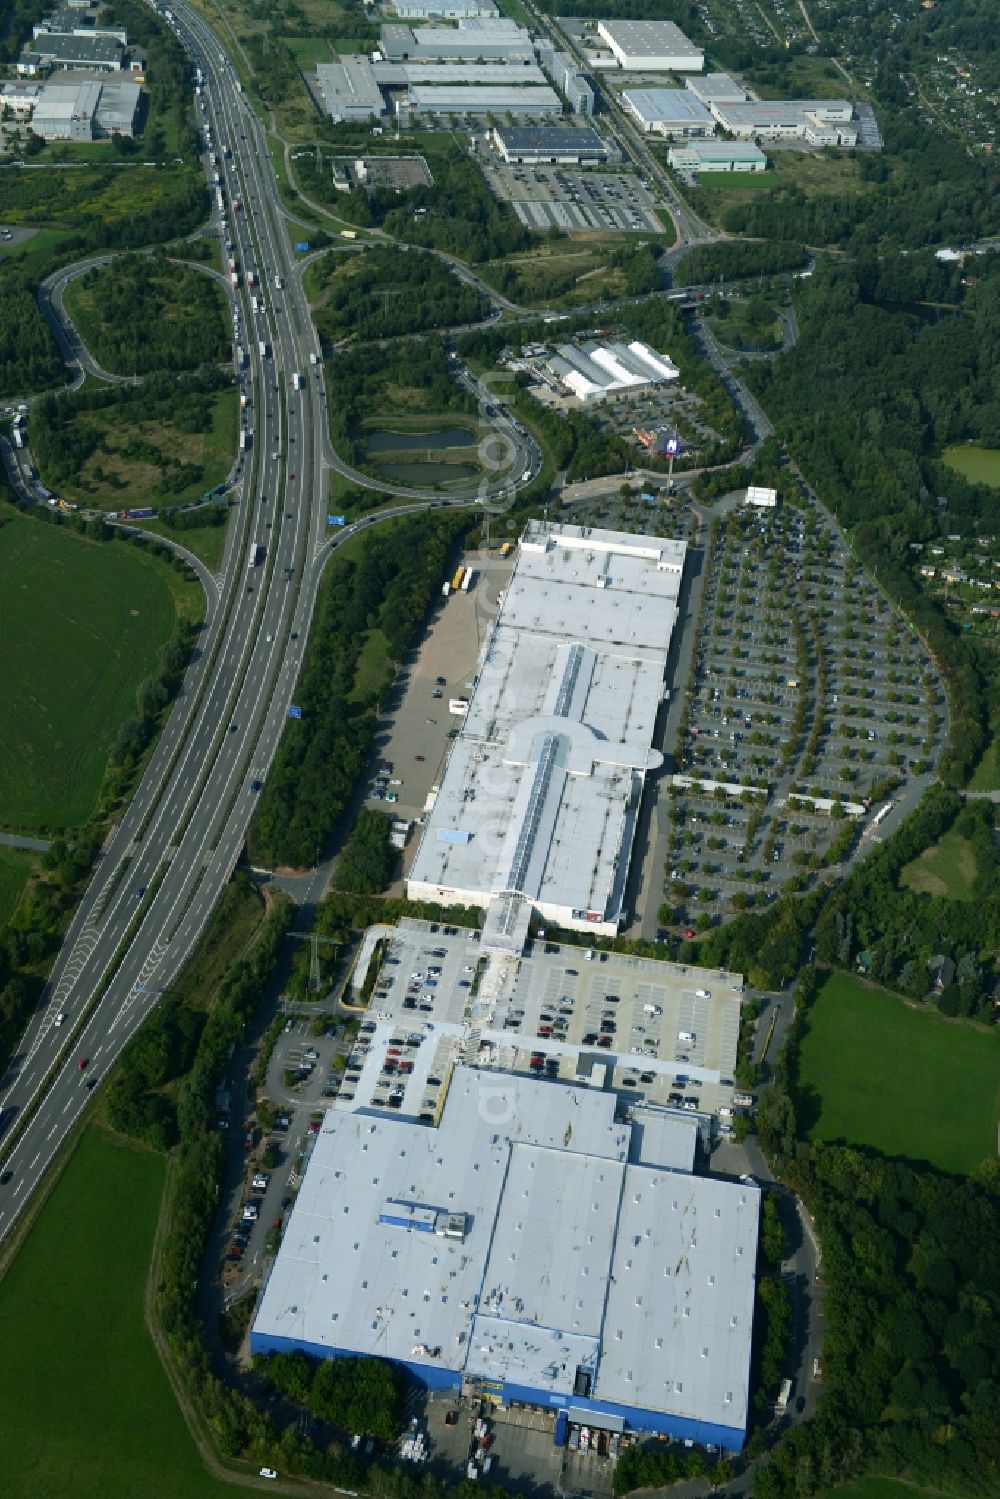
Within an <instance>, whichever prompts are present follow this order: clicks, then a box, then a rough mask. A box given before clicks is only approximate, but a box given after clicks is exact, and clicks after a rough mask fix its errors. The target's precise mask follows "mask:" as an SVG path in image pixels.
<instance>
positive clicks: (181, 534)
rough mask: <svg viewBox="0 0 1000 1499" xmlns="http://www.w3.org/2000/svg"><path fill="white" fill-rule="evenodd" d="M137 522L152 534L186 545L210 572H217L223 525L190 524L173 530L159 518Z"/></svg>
mask: <svg viewBox="0 0 1000 1499" xmlns="http://www.w3.org/2000/svg"><path fill="white" fill-rule="evenodd" d="M138 524H139V526H140V528H141V529H142V530H143V531H148V532H149V533H150V535H152V536H166V537H167V539H168V540H170V541H176V542H177V544H178V546H182V547H187V549H188V551H189V552H193V553H194V555H195V556H196V557H197V558H199V560H200V561H202V562H204V564H205V566H206V567H207V568H210V569H211V571H212V572H218V570H219V568H220V567H221V565H222V553H223V551H224V550H225V546H226V530H227V528H226V527H225V526H191V527H190V529H189V530H186V531H175V530H173V529H172V528H171V527H170V526H168V525H166V524H165V523H164V522H163V521H161V520H145V521H140V522H139V523H138Z"/></svg>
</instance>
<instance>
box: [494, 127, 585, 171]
mask: <svg viewBox="0 0 1000 1499" xmlns="http://www.w3.org/2000/svg"><path fill="white" fill-rule="evenodd" d="M492 138H493V144H494V145H495V146H496V148H497V150H498V151H499V153H500V155H501V156H502V157H503V159H504V161H510V162H517V163H527V164H528V165H529V166H538V165H540V164H542V163H545V164H553V165H555V164H559V165H561V166H584V165H586V166H592V165H595V164H596V163H599V162H605V161H608V160H609V159H610V157H611V155H612V153H611V151H610V150H609V147H608V145H607V142H606V141H604V140H602V139H601V137H600V136H599V135H598V133H597V131H596V130H592V129H591V128H590V126H583V127H581V128H580V129H573V128H567V127H565V126H560V125H551V126H550V125H545V126H539V127H537V128H532V127H527V128H517V127H514V126H510V125H497V126H496V127H495V128H494V130H493V136H492Z"/></svg>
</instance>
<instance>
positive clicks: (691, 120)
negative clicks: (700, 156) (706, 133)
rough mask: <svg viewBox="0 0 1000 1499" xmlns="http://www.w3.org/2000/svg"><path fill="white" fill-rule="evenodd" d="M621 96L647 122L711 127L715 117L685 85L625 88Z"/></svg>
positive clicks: (649, 123)
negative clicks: (682, 86) (678, 86)
mask: <svg viewBox="0 0 1000 1499" xmlns="http://www.w3.org/2000/svg"><path fill="white" fill-rule="evenodd" d="M623 97H624V99H625V101H626V103H627V104H628V106H629V108H630V109H631V110H633V112H634V113H635V114H637V115H638V116H639V118H640V119H641V120H642V121H643V122H644V123H645V124H647V125H666V124H677V125H704V126H706V127H707V128H708V129H709V130H714V129H715V117H714V116H713V115H712V114H711V113H710V111H709V110H708V109H706V107H705V105H704V104H703V103H702V102H701V100H700V99H698V98H696V97H695V95H694V94H692V93H691V92H690V90H689V89H686V88H628V89H625V91H624V94H623Z"/></svg>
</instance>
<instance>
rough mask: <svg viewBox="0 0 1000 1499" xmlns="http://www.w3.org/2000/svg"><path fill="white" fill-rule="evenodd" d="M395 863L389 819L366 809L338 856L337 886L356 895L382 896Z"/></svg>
mask: <svg viewBox="0 0 1000 1499" xmlns="http://www.w3.org/2000/svg"><path fill="white" fill-rule="evenodd" d="M395 863H396V851H395V849H394V848H392V846H391V845H390V843H389V819H388V817H386V816H385V814H384V813H383V812H375V811H373V810H372V809H371V808H369V807H362V809H361V811H360V812H359V813H358V816H357V821H356V822H355V824H354V827H353V828H352V829H351V832H350V836H349V837H348V838H347V840H346V841H345V843H344V846H343V848H342V849H341V850H340V853H339V854H338V856H337V868H336V871H335V873H334V884H335V885H336V887H337V889H338V890H343V891H346V892H348V893H350V894H352V895H379V894H380V893H381V892H382V891H383V890H385V888H386V887H387V886H388V884H389V881H390V880H391V879H392V871H393V867H394V865H395Z"/></svg>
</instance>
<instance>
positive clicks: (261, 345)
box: [257, 338, 267, 359]
mask: <svg viewBox="0 0 1000 1499" xmlns="http://www.w3.org/2000/svg"><path fill="white" fill-rule="evenodd" d="M257 347H258V349H259V350H260V357H261V359H266V358H267V339H266V338H260V339H258V340H257Z"/></svg>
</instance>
